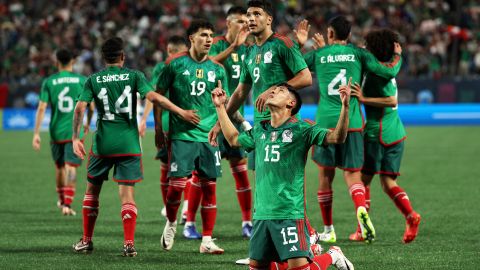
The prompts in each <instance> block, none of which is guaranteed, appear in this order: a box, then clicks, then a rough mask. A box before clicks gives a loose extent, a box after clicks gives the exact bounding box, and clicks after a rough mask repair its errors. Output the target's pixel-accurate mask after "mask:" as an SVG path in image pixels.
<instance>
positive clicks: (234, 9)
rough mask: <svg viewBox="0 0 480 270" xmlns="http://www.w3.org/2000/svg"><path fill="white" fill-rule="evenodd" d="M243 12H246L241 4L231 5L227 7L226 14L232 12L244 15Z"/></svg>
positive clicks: (228, 14)
mask: <svg viewBox="0 0 480 270" xmlns="http://www.w3.org/2000/svg"><path fill="white" fill-rule="evenodd" d="M245 13H247V10H246V9H245V8H243V7H241V6H233V7H231V8H229V9H228V11H227V16H230V15H232V14H240V15H244V14H245Z"/></svg>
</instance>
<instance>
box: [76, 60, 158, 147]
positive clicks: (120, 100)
mask: <svg viewBox="0 0 480 270" xmlns="http://www.w3.org/2000/svg"><path fill="white" fill-rule="evenodd" d="M152 90H153V88H152V86H151V85H150V84H149V83H148V81H147V79H146V78H145V76H144V75H143V73H141V72H140V71H137V70H131V69H127V68H121V67H116V66H110V67H107V68H105V69H103V70H102V71H100V72H97V73H95V74H93V75H91V76H90V77H88V79H87V81H86V82H85V86H84V89H83V92H82V94H81V95H80V98H79V100H80V101H85V102H91V101H92V100H94V101H95V106H96V108H97V112H98V116H97V131H96V132H95V135H94V137H93V145H92V152H93V154H94V155H95V156H100V157H115V156H139V155H141V153H142V150H141V147H140V140H139V135H138V124H137V118H136V115H137V95H136V93H139V94H140V97H141V98H145V95H146V94H147V93H148V92H150V91H152Z"/></svg>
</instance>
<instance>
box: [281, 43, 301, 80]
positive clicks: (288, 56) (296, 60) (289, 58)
mask: <svg viewBox="0 0 480 270" xmlns="http://www.w3.org/2000/svg"><path fill="white" fill-rule="evenodd" d="M279 44H281V45H280V46H278V52H279V55H280V57H281V58H282V59H283V61H284V62H285V64H286V65H287V67H288V68H289V69H290V71H291V72H292V73H293V74H297V73H298V72H300V71H302V70H303V69H305V68H307V64H306V63H305V59H303V56H302V53H301V52H300V50H299V49H298V46H295V45H294V46H292V47H290V48H289V47H287V45H285V44H283V43H279Z"/></svg>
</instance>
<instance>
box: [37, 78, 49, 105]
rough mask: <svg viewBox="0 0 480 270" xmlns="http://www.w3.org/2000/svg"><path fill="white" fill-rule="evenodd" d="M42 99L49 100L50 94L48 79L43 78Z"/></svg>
mask: <svg viewBox="0 0 480 270" xmlns="http://www.w3.org/2000/svg"><path fill="white" fill-rule="evenodd" d="M39 98H40V101H43V102H48V100H49V99H50V94H49V92H48V85H47V80H43V83H42V88H41V89H40V97H39Z"/></svg>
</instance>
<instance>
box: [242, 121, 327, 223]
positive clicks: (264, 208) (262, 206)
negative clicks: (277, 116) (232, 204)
mask: <svg viewBox="0 0 480 270" xmlns="http://www.w3.org/2000/svg"><path fill="white" fill-rule="evenodd" d="M327 133H328V130H327V129H324V128H321V127H319V126H318V125H314V126H311V125H309V124H307V123H305V122H303V121H300V120H298V119H296V118H295V117H291V118H290V119H289V120H288V121H286V122H285V123H284V124H283V125H281V126H280V127H277V128H274V127H272V126H271V124H270V121H262V122H259V123H257V124H255V126H254V128H253V129H251V130H249V131H247V132H244V133H242V134H240V136H239V138H238V143H239V144H240V145H241V146H242V147H244V148H246V149H247V150H248V151H251V150H255V164H256V167H255V199H254V200H253V201H254V203H255V213H254V217H253V218H254V219H262V220H268V219H303V218H305V206H306V205H305V204H306V201H305V194H304V191H305V179H304V178H305V164H306V161H307V155H308V150H309V149H310V147H311V146H312V145H317V144H322V143H323V141H324V139H325V136H326V134H327Z"/></svg>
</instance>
